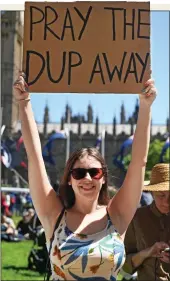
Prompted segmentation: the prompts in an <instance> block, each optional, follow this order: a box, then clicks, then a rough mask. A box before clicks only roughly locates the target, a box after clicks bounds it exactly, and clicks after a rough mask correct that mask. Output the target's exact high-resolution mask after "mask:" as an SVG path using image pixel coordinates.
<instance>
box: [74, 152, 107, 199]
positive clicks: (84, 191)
mask: <svg viewBox="0 0 170 281" xmlns="http://www.w3.org/2000/svg"><path fill="white" fill-rule="evenodd" d="M75 168H85V169H90V168H102V165H101V163H100V162H99V161H98V160H96V159H95V158H94V157H92V156H89V155H86V156H84V157H83V158H81V159H79V160H77V161H76V162H75V164H74V166H73V169H75ZM68 183H69V185H72V188H73V190H74V193H75V197H76V200H77V199H82V200H90V201H94V200H96V199H98V196H99V193H100V190H101V188H102V184H104V183H105V179H104V176H102V177H101V178H100V179H94V178H92V177H91V176H90V174H89V173H88V172H87V173H86V174H85V176H84V177H83V178H81V179H75V178H73V175H72V174H71V177H70V181H69V182H68Z"/></svg>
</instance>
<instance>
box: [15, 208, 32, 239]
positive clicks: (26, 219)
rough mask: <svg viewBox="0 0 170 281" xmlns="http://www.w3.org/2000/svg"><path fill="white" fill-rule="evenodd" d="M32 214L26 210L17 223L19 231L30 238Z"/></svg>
mask: <svg viewBox="0 0 170 281" xmlns="http://www.w3.org/2000/svg"><path fill="white" fill-rule="evenodd" d="M31 218H32V215H31V214H30V212H29V211H28V210H24V212H23V214H22V219H21V220H20V221H19V222H18V224H17V230H18V233H19V234H21V235H23V236H24V237H25V238H27V239H29V233H30V231H29V223H30V220H31Z"/></svg>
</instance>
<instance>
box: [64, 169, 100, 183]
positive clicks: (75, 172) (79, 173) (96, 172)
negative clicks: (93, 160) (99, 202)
mask: <svg viewBox="0 0 170 281" xmlns="http://www.w3.org/2000/svg"><path fill="white" fill-rule="evenodd" d="M70 172H71V174H72V177H73V178H74V179H75V180H80V179H83V178H84V177H85V176H86V174H87V173H89V175H90V177H91V178H92V179H95V180H99V179H101V178H102V177H103V175H104V169H103V168H90V169H85V168H75V169H72V170H71V171H70Z"/></svg>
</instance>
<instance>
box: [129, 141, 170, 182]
mask: <svg viewBox="0 0 170 281" xmlns="http://www.w3.org/2000/svg"><path fill="white" fill-rule="evenodd" d="M164 144H165V142H164V141H160V140H158V139H155V140H154V141H153V142H151V143H150V146H149V153H148V159H147V164H146V174H145V180H149V179H150V173H151V170H152V167H153V166H154V165H156V164H157V163H160V155H161V151H162V148H163V146H164ZM130 161H131V154H127V155H126V156H125V157H124V165H125V168H126V169H127V168H128V165H129V163H130ZM163 161H164V163H169V162H170V149H169V148H168V149H167V150H166V153H165V155H164V157H163Z"/></svg>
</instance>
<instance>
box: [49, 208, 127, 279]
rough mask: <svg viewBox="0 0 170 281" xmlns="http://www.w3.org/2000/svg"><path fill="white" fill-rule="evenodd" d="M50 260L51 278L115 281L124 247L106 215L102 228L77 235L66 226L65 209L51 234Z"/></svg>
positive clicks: (123, 256)
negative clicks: (52, 236) (52, 237)
mask: <svg viewBox="0 0 170 281" xmlns="http://www.w3.org/2000/svg"><path fill="white" fill-rule="evenodd" d="M47 248H48V250H49V243H47ZM50 260H51V268H52V278H53V280H78V281H81V280H86V281H104V280H111V281H115V280H116V277H117V274H118V272H119V270H120V268H121V267H122V265H123V263H124V261H125V248H124V243H123V241H122V239H121V237H120V235H119V233H118V232H117V231H116V230H115V228H114V226H113V225H112V222H111V220H110V218H109V216H108V222H107V226H106V228H105V229H104V230H102V231H100V232H97V233H95V234H90V235H85V234H76V233H73V232H72V231H70V230H69V229H68V227H67V226H66V211H65V213H64V215H63V218H62V220H61V222H60V224H59V227H58V228H57V229H56V230H55V233H54V240H53V242H52V248H51V255H50Z"/></svg>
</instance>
